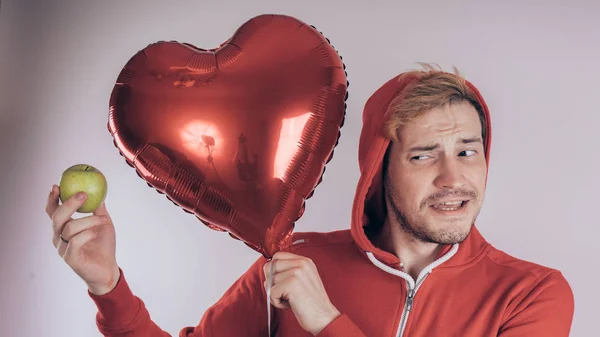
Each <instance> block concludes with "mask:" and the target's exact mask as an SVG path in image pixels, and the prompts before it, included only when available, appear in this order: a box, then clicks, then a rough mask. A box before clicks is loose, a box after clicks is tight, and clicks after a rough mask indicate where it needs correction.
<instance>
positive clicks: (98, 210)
mask: <svg viewBox="0 0 600 337" xmlns="http://www.w3.org/2000/svg"><path fill="white" fill-rule="evenodd" d="M93 214H94V215H109V214H108V210H107V209H106V203H104V202H103V203H102V205H100V206H98V208H96V209H95V210H94V212H93Z"/></svg>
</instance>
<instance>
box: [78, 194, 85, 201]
mask: <svg viewBox="0 0 600 337" xmlns="http://www.w3.org/2000/svg"><path fill="white" fill-rule="evenodd" d="M76 198H77V200H83V198H85V193H83V192H79V193H77V196H76Z"/></svg>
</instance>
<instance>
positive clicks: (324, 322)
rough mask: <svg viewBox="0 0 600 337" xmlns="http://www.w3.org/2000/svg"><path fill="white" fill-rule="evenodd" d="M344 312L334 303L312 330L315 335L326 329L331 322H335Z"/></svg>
mask: <svg viewBox="0 0 600 337" xmlns="http://www.w3.org/2000/svg"><path fill="white" fill-rule="evenodd" d="M341 315H342V314H341V313H340V312H339V311H338V310H337V308H336V307H334V306H333V305H332V306H331V308H330V309H329V310H327V311H326V313H325V314H323V315H322V316H321V318H322V319H321V320H319V321H320V324H319V325H318V326H317V327H316V329H314V330H313V331H311V333H312V335H313V336H317V335H318V334H319V333H320V332H321V331H322V330H323V329H325V328H326V327H327V326H328V325H329V324H331V322H333V321H334V320H335V319H336V318H338V317H339V316H341Z"/></svg>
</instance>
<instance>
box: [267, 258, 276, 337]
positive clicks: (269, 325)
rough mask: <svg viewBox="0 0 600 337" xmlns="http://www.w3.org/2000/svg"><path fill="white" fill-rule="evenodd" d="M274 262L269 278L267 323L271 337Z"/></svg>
mask: <svg viewBox="0 0 600 337" xmlns="http://www.w3.org/2000/svg"><path fill="white" fill-rule="evenodd" d="M273 262H274V261H273V260H271V268H270V269H271V270H270V272H269V275H268V277H267V323H268V328H269V330H268V331H267V332H268V333H269V337H270V336H271V287H272V286H273V267H274V266H275V264H274V263H273Z"/></svg>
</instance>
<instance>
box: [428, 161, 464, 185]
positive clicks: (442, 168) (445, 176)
mask: <svg viewBox="0 0 600 337" xmlns="http://www.w3.org/2000/svg"><path fill="white" fill-rule="evenodd" d="M434 185H435V186H436V187H437V188H440V189H457V188H461V187H464V186H465V177H464V174H463V170H462V167H461V164H460V162H459V161H458V160H456V159H448V158H445V159H443V160H441V161H440V164H439V171H438V174H437V176H436V178H435V180H434Z"/></svg>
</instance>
